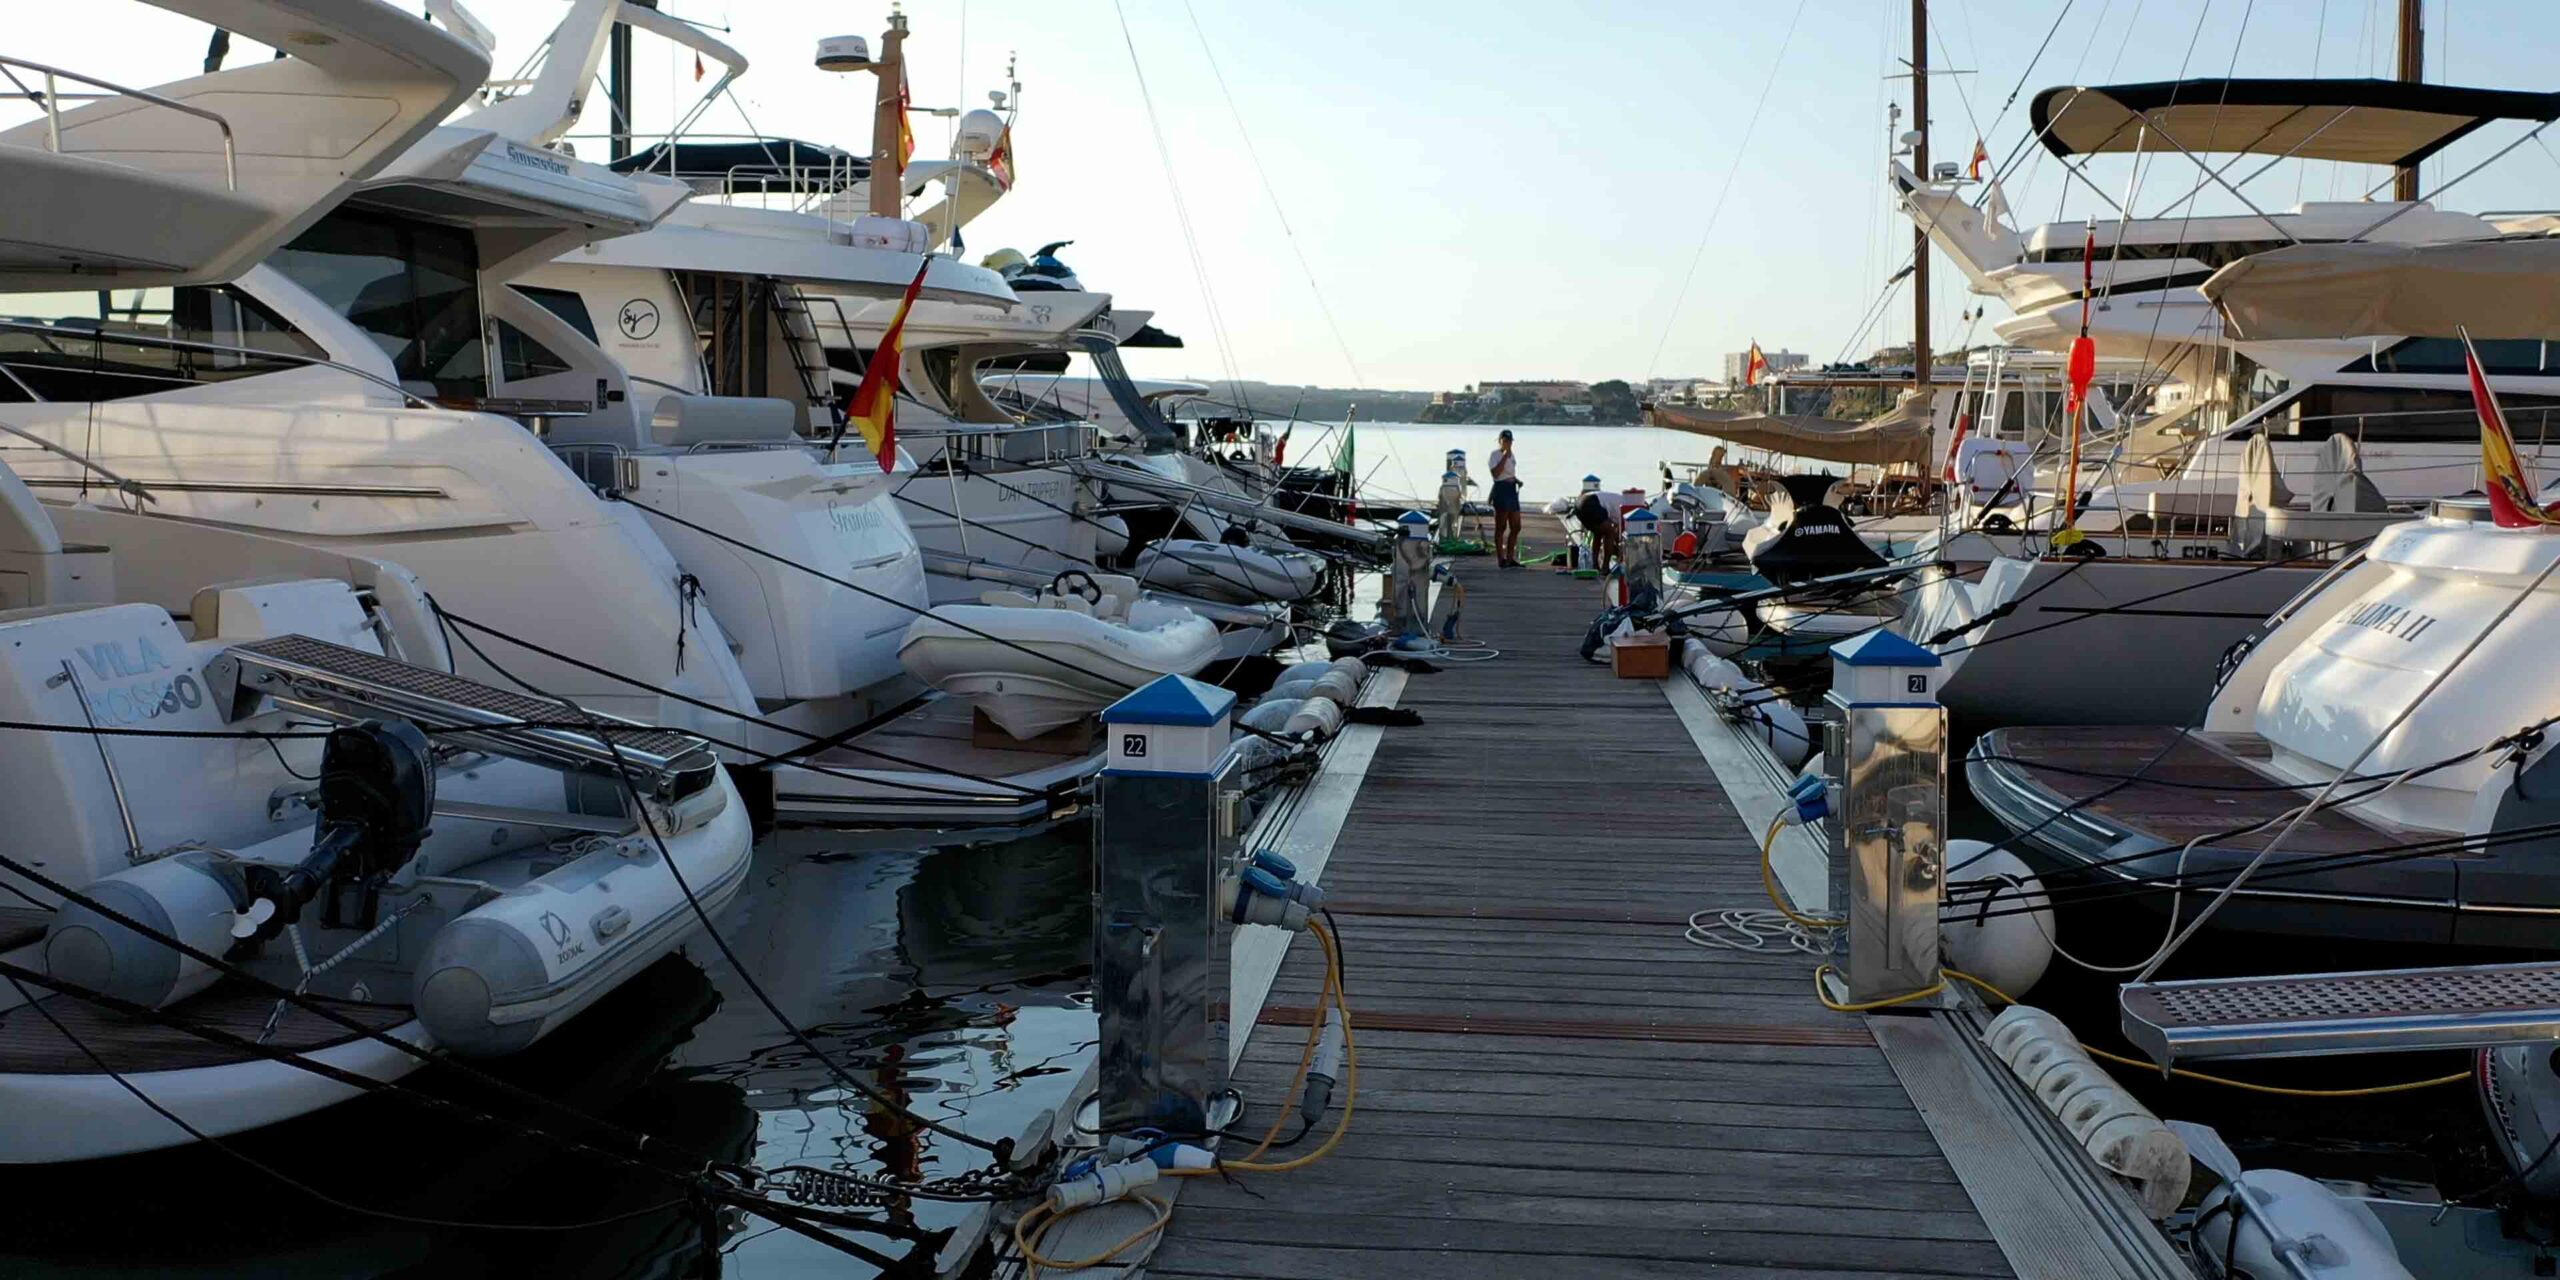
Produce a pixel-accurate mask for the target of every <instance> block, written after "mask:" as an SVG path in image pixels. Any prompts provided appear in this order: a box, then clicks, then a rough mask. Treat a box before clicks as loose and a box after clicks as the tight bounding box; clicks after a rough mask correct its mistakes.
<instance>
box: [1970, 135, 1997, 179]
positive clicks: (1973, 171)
mask: <svg viewBox="0 0 2560 1280" xmlns="http://www.w3.org/2000/svg"><path fill="white" fill-rule="evenodd" d="M1989 163H1991V152H1990V151H1989V150H1988V149H1987V148H1985V147H1984V146H1983V145H1982V139H1980V138H1976V139H1974V140H1973V161H1972V163H1970V164H1968V165H1966V166H1965V171H1964V176H1965V177H1967V178H1969V179H1971V180H1973V181H1975V182H1980V181H1982V166H1984V165H1986V164H1989Z"/></svg>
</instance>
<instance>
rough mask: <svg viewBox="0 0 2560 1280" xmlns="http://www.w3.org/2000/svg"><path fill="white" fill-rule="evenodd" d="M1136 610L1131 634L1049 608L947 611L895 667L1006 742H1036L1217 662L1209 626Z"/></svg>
mask: <svg viewBox="0 0 2560 1280" xmlns="http://www.w3.org/2000/svg"><path fill="white" fill-rule="evenodd" d="M1137 610H1138V611H1137V613H1136V616H1135V618H1134V621H1135V623H1136V625H1127V624H1123V623H1121V622H1118V621H1114V620H1109V619H1104V618H1097V617H1093V616H1091V615H1089V614H1085V613H1080V612H1076V611H1074V610H1070V609H1063V608H1054V607H1052V608H1006V607H997V606H991V605H950V606H944V607H941V608H937V609H935V610H934V611H933V613H932V614H931V615H929V616H927V617H923V618H918V619H916V621H915V625H913V626H912V627H910V628H908V630H907V638H906V643H905V644H903V645H902V646H900V648H899V650H898V657H899V660H900V661H902V662H904V663H905V664H906V666H907V669H908V670H909V671H910V672H912V673H914V675H915V676H916V678H917V679H919V680H922V681H924V682H925V683H927V684H929V685H932V686H933V687H935V688H937V689H940V690H942V691H943V692H945V693H948V694H950V695H951V696H953V697H955V698H961V699H964V700H966V701H967V702H969V703H970V704H971V705H973V706H975V707H977V708H978V709H979V710H981V711H984V712H985V713H986V716H987V718H988V719H990V720H993V721H994V722H995V723H996V724H997V725H998V726H1000V727H1001V728H1003V729H1004V731H1005V732H1007V733H1010V734H1012V735H1013V736H1014V737H1016V738H1034V737H1037V736H1039V735H1040V734H1042V733H1046V732H1048V731H1049V730H1051V729H1055V728H1058V727H1059V726H1061V725H1066V724H1070V723H1073V722H1074V721H1076V720H1079V719H1082V718H1083V717H1085V716H1088V715H1091V714H1093V713H1094V712H1097V711H1100V710H1101V709H1102V708H1104V707H1107V706H1109V705H1111V704H1112V703H1113V702H1116V701H1118V700H1119V699H1120V698H1121V697H1122V696H1124V695H1126V694H1127V693H1129V692H1130V691H1131V690H1133V689H1136V688H1139V687H1140V686H1142V685H1145V684H1146V683H1148V682H1149V681H1152V680H1155V679H1157V678H1158V677H1160V676H1166V675H1189V674H1191V673H1192V672H1195V671H1198V670H1199V669H1200V668H1202V667H1204V666H1206V665H1208V664H1209V662H1210V661H1211V660H1212V659H1214V658H1215V657H1216V656H1217V654H1218V648H1219V641H1218V633H1217V629H1216V628H1215V627H1213V626H1211V625H1210V624H1209V622H1208V620H1207V619H1204V618H1201V617H1199V616H1198V615H1196V614H1193V613H1191V612H1190V611H1188V610H1183V609H1175V608H1172V607H1169V606H1161V605H1151V604H1145V603H1142V604H1140V605H1139V606H1138V607H1137ZM973 632H975V633H983V634H973ZM991 637H992V638H991Z"/></svg>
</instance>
